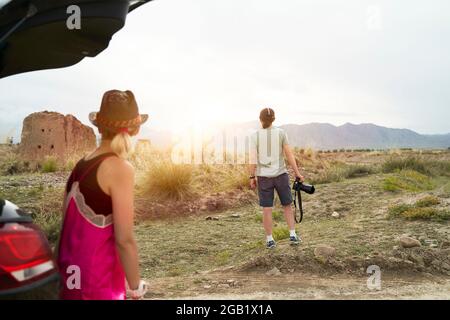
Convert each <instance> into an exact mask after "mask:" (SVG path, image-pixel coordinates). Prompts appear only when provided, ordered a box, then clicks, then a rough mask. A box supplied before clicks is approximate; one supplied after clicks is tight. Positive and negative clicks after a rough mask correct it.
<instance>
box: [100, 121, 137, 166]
mask: <svg viewBox="0 0 450 320" xmlns="http://www.w3.org/2000/svg"><path fill="white" fill-rule="evenodd" d="M101 129H102V130H100V133H101V134H102V139H111V138H112V139H111V149H112V151H113V152H114V153H115V154H117V155H118V156H119V157H121V158H123V159H126V158H128V157H129V156H130V154H131V153H132V152H133V151H134V150H133V143H132V142H131V136H134V135H136V134H137V133H138V131H139V127H137V128H128V131H121V132H113V131H110V130H108V129H105V128H101Z"/></svg>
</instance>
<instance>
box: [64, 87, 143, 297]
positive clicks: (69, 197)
mask: <svg viewBox="0 0 450 320" xmlns="http://www.w3.org/2000/svg"><path fill="white" fill-rule="evenodd" d="M147 118H148V115H141V114H139V111H138V106H137V103H136V100H135V98H134V95H133V93H132V92H131V91H119V90H111V91H108V92H106V93H105V94H104V95H103V99H102V103H101V106H100V111H99V112H92V113H91V114H90V115H89V119H90V121H91V122H92V123H93V124H94V125H95V126H97V127H98V130H99V133H100V134H101V137H102V139H101V143H100V146H99V147H98V148H97V149H96V150H95V151H94V152H93V153H92V154H90V155H88V156H86V157H85V158H83V159H81V160H80V161H79V162H78V163H77V165H76V166H75V168H74V169H73V171H72V174H71V175H70V178H69V181H68V182H67V188H66V194H65V200H64V221H63V227H62V231H61V237H60V242H59V248H58V265H59V269H60V273H61V285H62V288H61V298H62V299H76V300H85V299H86V300H91V299H94V300H122V299H125V298H126V293H127V289H126V288H127V285H128V288H129V290H128V294H129V296H131V298H133V299H139V298H141V297H142V296H143V295H144V294H145V290H146V284H145V282H144V281H142V280H141V279H140V276H139V261H138V251H137V246H136V242H135V240H134V236H133V218H134V208H133V188H134V169H133V167H132V165H131V164H130V163H129V162H128V161H126V157H127V155H128V153H129V152H130V151H131V149H132V144H131V140H130V137H131V136H133V135H136V134H137V133H138V132H139V127H140V125H141V124H143V123H144V122H145V121H146V120H147Z"/></svg>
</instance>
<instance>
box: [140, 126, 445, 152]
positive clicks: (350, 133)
mask: <svg viewBox="0 0 450 320" xmlns="http://www.w3.org/2000/svg"><path fill="white" fill-rule="evenodd" d="M259 126H260V124H259V122H257V121H252V122H245V123H238V124H233V125H231V126H227V127H225V128H226V129H227V130H231V131H232V132H239V131H240V132H248V131H249V130H254V129H257V128H258V127H259ZM279 127H280V128H282V129H284V130H285V131H286V133H287V135H288V138H289V142H290V145H291V146H294V147H300V148H308V147H311V148H313V149H316V150H331V149H341V148H345V149H366V148H367V149H392V148H430V149H431V148H439V149H442V148H445V149H447V148H449V147H450V133H448V134H440V135H425V134H419V133H417V132H415V131H412V130H409V129H393V128H387V127H382V126H378V125H375V124H372V123H364V124H352V123H346V124H344V125H341V126H334V125H332V124H328V123H308V124H301V125H299V124H285V125H281V126H279ZM143 129H144V128H143ZM141 137H142V138H148V139H150V140H151V141H152V143H153V144H154V145H157V146H167V145H168V144H169V143H170V141H171V136H170V133H168V132H159V131H156V130H149V129H147V128H145V129H144V130H142V134H141Z"/></svg>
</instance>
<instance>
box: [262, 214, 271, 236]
mask: <svg viewBox="0 0 450 320" xmlns="http://www.w3.org/2000/svg"><path fill="white" fill-rule="evenodd" d="M262 211H263V225H264V230H265V231H266V236H267V237H268V236H272V207H265V208H263V210H262Z"/></svg>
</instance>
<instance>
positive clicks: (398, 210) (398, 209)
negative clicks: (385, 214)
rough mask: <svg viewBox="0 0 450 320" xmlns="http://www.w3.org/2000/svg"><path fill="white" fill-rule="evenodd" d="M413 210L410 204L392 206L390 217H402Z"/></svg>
mask: <svg viewBox="0 0 450 320" xmlns="http://www.w3.org/2000/svg"><path fill="white" fill-rule="evenodd" d="M411 208H412V206H411V205H408V204H399V205H395V206H392V207H390V208H389V209H388V211H389V216H390V217H391V218H396V217H400V216H401V215H402V214H403V213H404V212H406V211H408V210H409V209H411Z"/></svg>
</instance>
